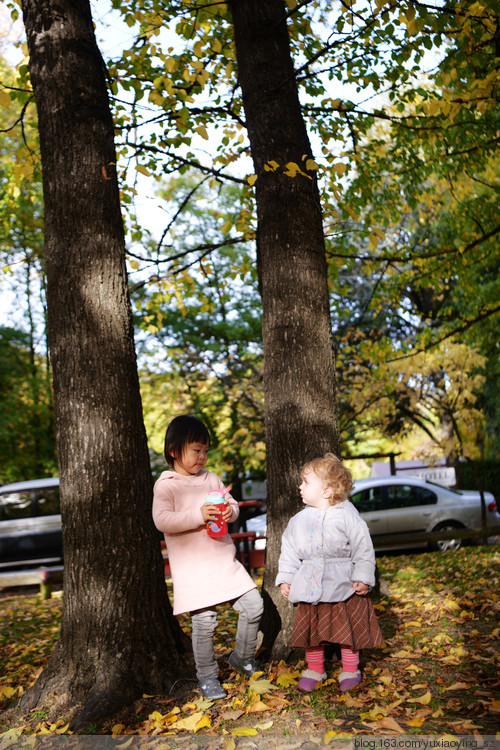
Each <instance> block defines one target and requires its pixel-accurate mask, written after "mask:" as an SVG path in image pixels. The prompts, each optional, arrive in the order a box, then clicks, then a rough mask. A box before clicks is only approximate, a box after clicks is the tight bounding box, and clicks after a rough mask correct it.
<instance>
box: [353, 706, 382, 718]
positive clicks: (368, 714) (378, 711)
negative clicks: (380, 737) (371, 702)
mask: <svg viewBox="0 0 500 750" xmlns="http://www.w3.org/2000/svg"><path fill="white" fill-rule="evenodd" d="M384 716H387V709H386V708H383V707H382V706H377V705H375V706H373V708H372V709H371V711H364V712H363V713H360V715H359V717H360V719H370V720H371V721H378V720H379V719H383V718H384Z"/></svg>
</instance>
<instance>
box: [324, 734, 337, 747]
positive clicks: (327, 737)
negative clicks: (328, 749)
mask: <svg viewBox="0 0 500 750" xmlns="http://www.w3.org/2000/svg"><path fill="white" fill-rule="evenodd" d="M336 736H337V732H334V731H333V730H331V731H330V732H327V733H326V734H325V735H324V736H323V745H329V744H330V742H331V740H332V739H333V737H336Z"/></svg>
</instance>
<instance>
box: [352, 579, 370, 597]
mask: <svg viewBox="0 0 500 750" xmlns="http://www.w3.org/2000/svg"><path fill="white" fill-rule="evenodd" d="M352 587H353V589H354V591H355V592H356V594H359V595H360V596H364V595H365V594H367V593H368V592H369V590H370V587H369V586H368V584H366V583H361V581H354V583H353V584H352Z"/></svg>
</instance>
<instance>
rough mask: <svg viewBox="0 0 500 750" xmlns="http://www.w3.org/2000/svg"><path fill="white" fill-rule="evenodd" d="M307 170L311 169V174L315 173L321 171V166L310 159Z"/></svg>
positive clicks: (307, 162)
mask: <svg viewBox="0 0 500 750" xmlns="http://www.w3.org/2000/svg"><path fill="white" fill-rule="evenodd" d="M306 169H309V170H310V171H311V172H314V171H315V170H317V169H319V164H317V163H316V162H315V161H314V159H308V160H307V161H306Z"/></svg>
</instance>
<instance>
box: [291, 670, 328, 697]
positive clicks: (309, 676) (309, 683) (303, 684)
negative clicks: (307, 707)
mask: <svg viewBox="0 0 500 750" xmlns="http://www.w3.org/2000/svg"><path fill="white" fill-rule="evenodd" d="M323 680H326V672H323V674H320V672H313V670H312V669H306V670H305V672H302V677H301V678H300V680H299V682H298V685H297V687H298V688H299V690H305V692H306V693H310V692H311V690H314V688H315V687H316V686H317V685H320V684H321V683H322V682H323Z"/></svg>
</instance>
